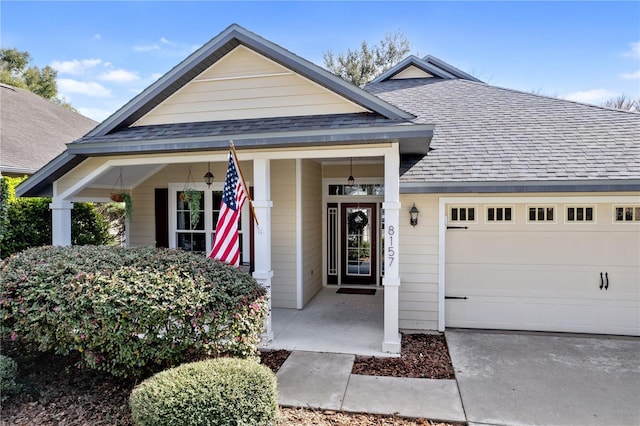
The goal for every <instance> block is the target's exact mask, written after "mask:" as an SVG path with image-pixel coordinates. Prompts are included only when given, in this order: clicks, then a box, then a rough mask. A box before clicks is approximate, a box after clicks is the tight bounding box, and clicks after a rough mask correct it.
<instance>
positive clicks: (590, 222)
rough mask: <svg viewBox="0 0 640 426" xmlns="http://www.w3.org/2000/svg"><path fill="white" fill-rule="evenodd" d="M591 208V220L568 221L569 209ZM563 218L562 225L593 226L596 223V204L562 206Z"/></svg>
mask: <svg viewBox="0 0 640 426" xmlns="http://www.w3.org/2000/svg"><path fill="white" fill-rule="evenodd" d="M580 207H582V208H585V209H587V208H592V209H593V220H569V209H570V208H580ZM563 216H564V224H565V225H595V224H597V223H598V209H597V205H596V204H588V203H585V204H565V205H564V206H563Z"/></svg>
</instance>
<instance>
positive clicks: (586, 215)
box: [566, 206, 596, 223]
mask: <svg viewBox="0 0 640 426" xmlns="http://www.w3.org/2000/svg"><path fill="white" fill-rule="evenodd" d="M595 212H596V209H595V207H593V206H569V207H567V217H566V221H567V222H574V223H575V222H594V221H595Z"/></svg>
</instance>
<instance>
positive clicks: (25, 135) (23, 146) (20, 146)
mask: <svg viewBox="0 0 640 426" xmlns="http://www.w3.org/2000/svg"><path fill="white" fill-rule="evenodd" d="M0 111H1V114H0V150H1V151H0V172H2V173H4V174H9V173H11V174H33V173H35V172H36V171H37V170H38V169H40V168H42V167H43V166H44V165H45V164H47V163H48V162H49V161H51V160H52V159H53V158H55V157H56V156H57V155H59V154H60V153H61V152H63V151H64V149H65V148H66V144H67V143H69V142H72V141H73V140H75V139H77V138H79V137H81V136H82V135H84V134H86V133H87V132H88V131H90V130H91V129H93V128H94V127H95V126H96V124H98V123H96V122H95V121H93V120H91V119H89V118H87V117H84V116H82V115H80V114H78V113H76V112H73V111H71V110H69V109H67V108H64V107H62V106H60V105H56V104H54V103H53V102H50V101H47V100H46V99H44V98H42V97H40V96H38V95H36V94H34V93H32V92H29V91H28V90H24V89H19V88H16V87H13V86H8V85H5V84H0Z"/></svg>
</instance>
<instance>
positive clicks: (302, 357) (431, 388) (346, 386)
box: [277, 351, 466, 422]
mask: <svg viewBox="0 0 640 426" xmlns="http://www.w3.org/2000/svg"><path fill="white" fill-rule="evenodd" d="M354 360H355V356H354V355H347V354H335V353H319V352H302V351H294V352H292V353H291V355H289V357H288V358H287V360H286V361H285V363H284V364H283V365H282V367H281V368H280V371H278V374H277V378H278V403H279V404H280V405H283V406H293V407H309V408H322V409H328V410H342V411H351V412H360V413H373V414H387V415H391V414H397V415H400V416H404V417H416V418H419V417H422V418H428V419H432V420H443V421H450V422H465V421H466V417H465V415H464V411H463V409H462V402H461V400H460V393H459V392H458V385H457V384H456V381H455V380H431V379H407V378H397V377H374V376H360V375H354V374H351V368H352V366H353V362H354Z"/></svg>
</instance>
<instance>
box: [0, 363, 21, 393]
mask: <svg viewBox="0 0 640 426" xmlns="http://www.w3.org/2000/svg"><path fill="white" fill-rule="evenodd" d="M17 375H18V364H16V362H15V361H14V360H13V359H11V358H9V357H8V356H4V355H0V402H4V401H6V400H7V398H9V397H10V396H11V395H12V394H14V393H17V392H18V391H19V390H20V386H19V385H18V384H17V383H16V376H17Z"/></svg>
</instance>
